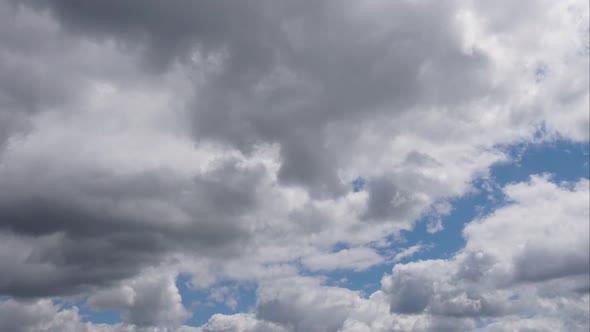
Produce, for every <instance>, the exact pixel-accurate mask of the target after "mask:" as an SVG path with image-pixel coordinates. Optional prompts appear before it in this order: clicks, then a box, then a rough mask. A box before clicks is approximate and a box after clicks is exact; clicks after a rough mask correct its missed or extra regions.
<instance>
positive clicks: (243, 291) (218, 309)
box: [176, 275, 256, 326]
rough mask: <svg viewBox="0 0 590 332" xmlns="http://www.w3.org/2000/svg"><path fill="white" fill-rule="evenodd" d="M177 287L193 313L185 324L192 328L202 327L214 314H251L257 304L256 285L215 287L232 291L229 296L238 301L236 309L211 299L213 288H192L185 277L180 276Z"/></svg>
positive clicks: (183, 302)
mask: <svg viewBox="0 0 590 332" xmlns="http://www.w3.org/2000/svg"><path fill="white" fill-rule="evenodd" d="M176 287H178V290H179V292H180V294H181V295H182V304H183V305H184V306H185V308H187V309H188V310H189V311H191V312H192V317H191V318H190V319H189V320H187V321H186V322H185V323H184V324H186V325H190V326H200V325H202V324H204V323H206V322H207V321H208V320H209V318H210V317H211V316H213V315H214V314H225V315H231V314H235V313H237V312H249V311H251V310H252V308H253V307H254V305H255V304H256V285H255V284H254V283H246V284H244V283H237V282H221V283H219V284H216V285H215V286H214V287H213V288H220V287H227V288H228V289H230V290H231V294H229V295H230V296H233V297H234V298H235V300H236V301H237V303H236V306H235V308H231V307H230V306H228V305H227V304H226V303H224V301H216V300H214V299H211V298H210V295H211V291H212V289H213V288H211V289H209V288H204V289H198V288H194V287H191V286H190V282H189V279H188V277H187V276H185V275H180V276H179V277H178V278H177V280H176Z"/></svg>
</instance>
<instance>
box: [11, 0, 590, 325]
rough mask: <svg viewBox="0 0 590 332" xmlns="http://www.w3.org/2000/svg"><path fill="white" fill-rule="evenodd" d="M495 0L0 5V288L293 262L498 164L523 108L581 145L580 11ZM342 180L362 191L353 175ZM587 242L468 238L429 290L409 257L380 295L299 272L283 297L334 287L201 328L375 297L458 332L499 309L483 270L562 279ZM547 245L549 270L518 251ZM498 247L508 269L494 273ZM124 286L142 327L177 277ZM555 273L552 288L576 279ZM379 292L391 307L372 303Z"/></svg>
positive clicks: (578, 267)
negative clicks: (328, 299)
mask: <svg viewBox="0 0 590 332" xmlns="http://www.w3.org/2000/svg"><path fill="white" fill-rule="evenodd" d="M574 5H578V6H581V7H582V9H586V8H587V7H586V4H583V3H581V2H580V4H574ZM512 6H513V5H511V4H508V3H504V4H503V5H502V6H499V7H502V8H501V9H497V8H494V10H492V8H489V6H487V5H485V4H475V3H471V2H466V1H459V0H458V1H451V2H446V3H444V4H443V3H440V2H430V1H401V2H395V3H393V2H380V1H370V2H366V3H365V2H363V3H359V2H356V1H333V0H326V1H313V2H299V1H267V0H253V1H225V0H221V1H185V0H182V1H180V2H175V3H173V4H172V3H169V2H166V1H156V0H153V1H152V0H150V1H135V0H133V1H125V2H119V1H100V2H97V1H73V0H51V1H42V2H39V1H28V0H25V1H6V2H3V3H2V4H0V77H1V79H0V187H1V188H2V191H0V239H2V243H0V248H1V249H2V250H0V269H1V270H2V271H3V272H4V273H2V275H1V276H0V294H6V295H9V296H17V297H23V298H24V297H27V298H36V297H45V296H58V297H59V296H65V295H84V296H92V295H96V294H99V293H100V292H101V291H105V290H109V291H112V292H115V293H117V292H118V291H120V290H119V289H118V288H117V287H123V288H124V286H121V285H125V284H126V283H130V282H131V283H132V282H133V280H136V281H137V280H140V279H141V278H142V277H143V278H145V276H146V273H147V272H146V271H149V270H150V269H152V268H158V269H162V270H166V271H168V272H169V273H171V275H173V274H174V273H176V272H180V271H190V272H191V273H192V277H193V279H197V276H198V277H199V278H202V279H204V281H203V280H193V282H194V283H195V284H208V283H214V282H215V281H217V280H223V279H232V278H234V279H239V280H244V279H263V280H265V281H268V280H266V279H272V278H273V277H272V276H274V277H277V276H278V275H280V276H281V277H285V275H288V274H293V273H296V272H297V271H296V269H295V268H294V267H293V266H291V265H290V264H292V263H293V262H296V261H298V260H301V259H303V258H306V259H307V260H308V261H311V262H314V260H313V258H314V256H315V257H316V262H317V258H318V257H319V258H321V257H322V255H326V253H329V252H331V250H332V249H334V247H336V246H337V245H340V244H344V245H350V247H351V248H362V247H366V246H367V245H368V244H375V243H382V242H383V241H385V239H387V238H388V237H390V236H391V235H394V233H396V232H397V231H399V230H401V229H410V228H411V227H412V226H413V225H414V223H415V221H416V219H417V218H418V217H420V216H421V215H425V214H427V213H429V211H431V209H432V206H431V205H432V204H433V203H439V202H443V203H444V202H446V201H447V200H448V199H449V198H452V197H458V196H461V195H463V194H465V193H466V192H467V191H468V190H469V189H470V181H471V180H473V179H474V178H476V177H478V176H481V175H482V174H485V173H486V171H487V170H488V168H489V167H490V166H491V165H492V164H494V163H495V162H497V161H499V160H502V159H503V158H505V156H504V155H503V154H502V153H501V152H500V151H498V150H497V149H496V148H495V147H496V146H497V145H499V144H510V143H513V142H522V141H523V140H524V141H527V140H532V139H534V133H535V131H536V130H537V129H538V128H539V126H540V125H541V124H542V125H543V126H544V128H546V129H547V133H548V134H547V135H548V136H551V135H561V136H564V137H567V138H570V139H573V140H578V141H584V140H587V137H588V132H587V128H585V127H584V128H582V127H583V126H581V125H580V124H584V123H586V124H587V123H588V115H587V99H588V98H587V96H588V93H587V83H588V78H587V77H586V76H587V75H580V73H584V72H587V69H588V59H587V44H588V42H587V39H588V36H587V18H584V17H583V15H581V14H579V13H582V12H587V11H585V10H571V9H570V8H569V7H567V6H566V5H561V4H551V3H549V2H548V3H541V4H539V3H537V2H534V1H531V2H526V3H525V4H522V5H518V6H519V7H518V8H520V11H521V12H524V11H526V12H527V13H529V15H518V16H514V15H512V12H511V11H510V10H508V9H510V8H512ZM520 6H522V7H520ZM566 7H567V8H566ZM539 8H550V9H551V10H549V9H548V10H540V9H539ZM551 13H558V14H556V15H553V14H551ZM580 27H581V28H580ZM580 29H581V30H580ZM580 31H581V32H580ZM539 35H543V36H547V37H546V38H543V39H542V40H541V39H539V38H537V37H538V36H539ZM562 36H571V37H572V38H563V37H562ZM584 47H585V48H584ZM584 50H585V51H584ZM583 52H586V53H583ZM538 64H543V65H544V67H543V68H546V71H547V73H548V74H547V75H546V77H544V78H543V79H542V81H539V80H538V78H536V77H535V74H534V73H535V68H536V66H537V65H538ZM556 114H557V115H556ZM359 176H361V177H362V178H364V179H366V181H367V185H366V188H364V190H361V191H360V192H357V193H353V192H352V190H351V185H350V182H351V181H352V180H353V179H355V178H357V177H359ZM369 221H378V222H369ZM466 231H470V229H467V230H466ZM475 231H477V228H475ZM515 233H518V232H517V231H515ZM476 237H477V236H476ZM480 238H484V237H480ZM557 238H558V239H560V238H561V237H557ZM476 242H477V241H473V242H472V243H476ZM484 242H485V241H484ZM585 243H586V242H584V241H583V239H582V240H580V241H579V242H576V243H575V246H574V247H572V248H573V249H572V250H571V251H567V250H559V251H558V252H557V253H554V252H553V251H551V250H552V249H553V247H558V248H562V247H563V243H561V242H559V241H557V240H556V241H555V242H551V243H550V244H551V246H549V245H548V246H547V247H542V248H538V247H535V246H527V247H526V248H528V249H527V250H523V251H519V252H516V251H515V252H513V253H511V254H510V255H507V254H505V253H502V254H498V255H496V254H494V255H492V254H490V255H484V256H483V257H479V256H478V255H477V253H478V252H479V251H482V250H479V251H478V250H475V249H473V248H467V249H466V252H467V253H470V254H465V256H461V257H462V258H461V259H459V258H457V262H454V263H452V264H450V265H453V264H456V265H457V266H452V267H448V266H447V267H445V268H441V269H443V270H445V271H446V272H445V273H447V272H448V275H445V277H446V278H458V280H460V281H457V283H453V282H449V287H451V288H452V289H451V290H444V291H441V290H440V289H438V288H437V287H435V286H433V287H423V288H419V287H417V285H415V282H416V280H421V279H420V278H418V276H417V275H416V274H413V273H410V272H408V274H407V276H408V278H410V277H411V278H416V279H415V280H414V279H408V281H407V282H406V281H404V280H402V279H403V278H402V276H403V275H404V273H405V272H399V277H400V278H402V279H399V280H397V282H398V283H399V285H401V287H400V288H399V289H396V290H395V292H397V293H399V296H398V297H396V300H395V301H389V300H383V299H382V298H381V299H379V300H375V299H373V300H371V301H368V302H364V301H360V300H359V299H357V297H355V296H356V295H355V296H353V295H354V294H351V293H349V292H346V291H340V290H335V289H332V288H327V290H326V288H322V287H320V286H318V285H316V284H314V283H304V284H303V286H302V287H301V288H300V291H301V292H304V291H305V290H306V289H307V288H313V289H319V292H320V293H322V292H324V293H326V292H327V293H329V294H331V296H334V298H340V297H345V298H346V299H348V300H347V301H350V302H347V303H348V304H344V305H343V306H335V307H332V306H331V304H329V303H324V302H323V298H322V297H321V296H319V295H318V296H317V298H313V300H314V301H315V302H314V301H312V302H313V303H307V302H305V301H306V300H305V299H300V300H301V303H296V301H295V302H293V301H291V302H289V300H285V299H283V298H276V297H272V296H267V297H266V298H262V299H259V302H258V304H259V306H258V308H259V309H258V311H257V313H256V314H257V315H258V316H256V315H253V314H243V315H241V316H236V317H233V318H232V317H230V316H228V317H224V316H217V318H216V319H214V320H212V321H211V322H210V323H211V324H210V325H209V326H206V327H203V329H205V330H207V329H209V330H212V331H215V330H220V329H221V328H222V327H223V324H224V322H226V321H230V323H228V324H229V325H228V326H229V327H228V329H230V330H231V328H233V326H237V327H235V330H238V331H248V330H263V329H268V330H270V331H273V329H275V330H277V329H278V330H281V329H288V328H294V327H295V326H298V328H300V329H304V328H305V329H312V328H313V327H314V324H319V325H321V326H324V327H325V329H331V330H337V329H348V328H350V329H353V327H355V326H368V327H367V328H372V329H374V330H376V331H377V330H379V328H380V327H379V326H377V325H375V324H373V323H369V322H370V321H371V319H368V318H366V317H368V316H365V315H360V314H359V315H358V317H357V316H355V317H349V316H350V315H349V314H350V313H355V312H357V311H355V310H357V309H358V308H357V307H358V306H361V307H362V306H363V305H371V306H373V305H374V306H377V307H379V308H380V309H379V310H378V311H379V312H381V311H380V310H382V308H381V307H382V306H383V305H384V306H385V307H387V310H385V312H386V313H384V315H383V316H379V317H381V318H379V319H378V318H377V317H372V318H374V319H375V321H378V322H380V323H378V324H384V325H383V326H387V324H389V325H392V324H394V323H395V324H398V326H401V327H400V328H399V330H416V331H419V330H428V329H436V328H438V329H439V330H444V329H449V330H453V327H455V328H456V329H457V326H459V327H465V329H468V328H469V327H470V326H472V325H473V324H472V323H473V322H472V320H470V319H471V318H470V317H474V316H478V315H480V316H482V315H490V316H494V315H499V314H501V313H503V312H504V311H502V310H501V308H500V307H502V305H503V304H504V302H503V301H500V300H497V299H495V298H488V297H486V296H484V295H482V294H481V292H478V288H477V287H476V286H477V283H478V282H480V281H481V280H484V279H485V280H487V279H486V278H487V277H486V276H488V275H489V274H494V275H495V276H497V275H500V276H501V278H498V279H496V278H493V280H494V282H496V283H497V285H496V284H494V287H496V286H498V287H500V286H502V287H504V286H506V285H509V284H511V283H516V282H522V283H525V284H528V283H529V282H532V281H534V282H538V283H545V282H555V280H561V279H564V278H565V279H567V280H570V279H572V278H573V277H572V276H576V277H577V278H580V276H582V277H583V276H584V275H585V274H584V271H583V270H584V269H587V264H584V262H583V261H584V259H585V260H586V261H587V258H588V257H587V255H583V254H579V253H580V252H585V251H584V250H585V249H584V250H582V251H580V248H582V245H584V244H585ZM472 249H473V250H472ZM479 249H481V248H479ZM546 252H551V253H552V254H551V255H543V256H546V257H548V260H549V261H551V262H554V263H556V264H553V265H552V266H553V267H548V266H545V265H542V264H541V265H539V260H540V256H539V253H546ZM576 253H577V254H576ZM365 256H366V255H365ZM365 256H363V257H365ZM377 256H378V254H376V253H375V255H371V256H370V257H372V260H373V261H374V262H378V261H380V257H377ZM508 256H509V257H510V259H507V258H506V257H508ZM179 257H180V258H179ZM366 257H369V256H366ZM506 261H510V262H511V264H513V267H514V269H513V270H511V273H505V274H502V273H499V272H498V271H497V270H496V269H495V268H496V267H497V264H499V263H498V262H506ZM281 264H284V265H281ZM320 265H322V266H318V268H319V269H320V270H322V271H323V270H324V269H327V270H330V269H337V268H341V267H342V266H346V267H348V268H358V264H327V265H326V264H321V260H320ZM236 266H237V267H239V268H236ZM276 266H279V268H276V270H273V268H275V267H276ZM284 266H287V267H284ZM511 266H512V265H511ZM238 270H239V271H238ZM236 271H238V272H236ZM260 271H262V272H260ZM294 271H295V272H294ZM273 273H274V274H273ZM394 274H395V273H394ZM496 274H497V275H496ZM240 278H241V279H240ZM394 279H395V276H394ZM574 279H575V278H574ZM445 280H447V279H445ZM572 280H573V279H572ZM166 281H169V280H168V279H166ZM570 281H571V280H570ZM424 282H425V283H426V284H428V283H429V282H432V285H434V280H430V279H428V280H425V281H424ZM162 283H163V282H162ZM148 284H149V285H148ZM146 285H147V286H146V289H145V290H143V291H142V292H141V293H142V294H144V295H145V296H146V298H144V299H143V300H141V299H138V301H139V302H137V303H132V304H129V303H128V304H127V305H121V304H120V303H119V308H120V309H121V310H123V311H125V310H126V311H125V312H126V313H127V316H126V317H127V318H128V322H130V323H136V324H141V325H158V321H159V320H166V319H167V318H166V317H168V316H166V315H167V314H166V310H165V309H166V308H165V307H166V306H169V304H170V303H171V302H170V301H167V300H166V299H168V300H170V298H172V297H174V296H172V297H167V294H168V295H170V294H173V293H174V294H176V293H175V292H174V290H172V291H171V292H167V291H164V292H163V293H162V292H160V290H161V289H162V287H160V286H159V285H160V283H159V282H154V283H149V282H148V283H147V284H146ZM567 285H568V286H567V287H565V286H564V287H565V288H564V289H563V291H564V292H566V293H568V294H570V293H572V292H575V290H577V291H578V293H580V292H581V293H582V294H585V293H584V292H585V289H587V283H584V282H583V280H582V281H580V280H578V279H575V280H574V281H571V282H570V283H567ZM489 287H492V286H489ZM140 288H141V287H140ZM457 288H458V289H457ZM463 288H465V289H463ZM167 290H168V291H169V290H171V289H167ZM558 294H560V293H559V292H558ZM160 295H162V296H160ZM438 295H440V296H438ZM285 296H286V297H287V298H288V297H292V296H294V295H293V294H286V295H285ZM379 296H381V295H376V297H379ZM115 297H116V296H115ZM94 299H95V300H96V297H95V298H94ZM154 299H156V300H154ZM159 300H162V302H158V301H159ZM96 301H98V300H96ZM174 301H176V300H174ZM174 301H172V302H174ZM396 301H397V302H396ZM98 302H100V301H98ZM98 302H97V303H98ZM345 302H346V301H345ZM516 302H517V304H518V305H520V304H521V302H519V301H516ZM10 303H13V302H10ZM146 303H147V304H146ZM175 303H176V302H175ZM350 303H353V304H352V305H351V304H350ZM359 303H360V304H359ZM384 303H385V304H384ZM95 304H96V303H95ZM392 304H393V305H392ZM12 305H13V304H9V305H6V306H12ZM44 305H45V306H47V305H46V304H44ZM96 305H97V308H98V307H101V306H100V305H98V304H96ZM102 305H103V307H105V308H106V307H108V305H107V304H105V303H102ZM111 305H113V303H111ZM152 305H153V306H152ZM306 305H307V306H316V307H318V306H319V307H321V308H323V309H322V310H318V312H320V313H321V314H322V315H321V316H322V317H320V316H318V315H314V314H315V313H314V312H308V311H309V308H306V307H305V306H306ZM390 305H392V308H393V309H394V311H397V312H400V313H401V315H400V316H403V317H402V318H399V317H397V318H395V319H394V318H391V317H390V314H389V313H388V312H389V306H390ZM354 308H356V309H354ZM499 308H500V309H499ZM502 308H503V307H502ZM324 309H325V310H324ZM51 310H54V311H55V310H57V309H56V308H53V309H51ZM180 311H182V310H180ZM180 311H179V312H180ZM289 312H293V313H295V314H296V315H298V316H297V318H296V319H293V318H292V317H291V316H289V315H290V314H289ZM333 312H336V313H337V314H333ZM69 313H70V314H71V315H73V316H75V315H74V314H73V313H72V312H69ZM161 313H162V315H163V316H161V315H160V314H161ZM329 315H333V317H335V319H334V320H331V321H327V320H325V319H323V318H324V317H323V316H329ZM73 316H72V317H73ZM173 316H174V315H173ZM181 316H182V317H184V316H183V315H179V316H176V317H181ZM353 316H354V315H353ZM361 316H362V317H361ZM369 316H370V315H369ZM406 316H407V317H406ZM416 317H419V318H420V319H421V320H420V321H419V322H414V321H412V320H413V319H417V318H416ZM74 318H75V317H74ZM76 319H77V318H76ZM74 320H75V319H74ZM388 320H389V321H388ZM391 320H395V322H394V321H391ZM269 321H273V322H269ZM215 322H217V323H215ZM78 323H79V322H78ZM78 323H76V324H78ZM240 324H242V325H240ZM285 324H286V325H285ZM289 324H290V325H289ZM322 324H324V325H322ZM359 324H360V325H359ZM506 324H510V323H506ZM531 324H532V323H531ZM82 325H84V324H82ZM72 326H81V325H72ZM85 326H86V325H85ZM285 326H287V327H285ZM289 326H290V327H289ZM531 326H532V325H531ZM144 327H145V328H148V329H149V328H150V327H148V326H144ZM85 328H87V329H88V330H89V331H91V330H92V329H99V327H96V326H90V325H88V326H87V327H85ZM103 328H104V329H105V330H106V329H107V327H104V326H103V327H100V329H103ZM116 328H117V329H121V330H125V329H127V330H129V329H131V327H128V326H123V325H120V326H117V327H116ZM128 328H129V329H128ZM164 328H168V327H162V329H164ZM178 328H180V327H178ZM73 329H75V327H73ZM458 329H461V328H458ZM33 330H34V329H33Z"/></svg>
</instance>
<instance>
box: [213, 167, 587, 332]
mask: <svg viewBox="0 0 590 332" xmlns="http://www.w3.org/2000/svg"><path fill="white" fill-rule="evenodd" d="M589 185H590V184H589V182H588V180H586V179H584V180H581V181H579V182H577V183H572V184H563V185H561V186H560V185H557V184H555V183H552V182H550V181H549V180H548V179H547V177H543V176H535V177H532V178H531V180H530V181H529V182H527V183H518V184H512V185H509V186H507V187H505V188H504V193H505V194H506V195H507V196H508V197H509V198H510V199H511V201H512V202H511V203H510V204H509V205H507V206H505V207H502V208H500V209H498V210H496V211H495V212H494V213H492V214H491V215H488V216H486V217H484V218H483V219H481V220H474V221H472V222H471V223H469V224H467V225H466V227H465V230H464V235H465V237H466V240H467V244H466V246H465V247H464V248H463V249H462V250H461V251H459V252H458V253H456V254H455V255H454V256H453V257H451V258H449V259H446V260H445V259H439V260H423V261H415V262H410V263H405V264H396V265H395V266H394V268H393V271H392V273H391V275H387V276H385V277H384V278H383V280H382V289H381V290H380V291H377V292H375V293H373V294H372V295H370V296H369V297H368V298H364V297H362V296H361V294H360V293H358V292H355V291H351V290H349V289H346V288H340V287H333V286H325V285H322V283H321V282H320V281H319V280H317V279H312V278H308V277H307V278H306V277H295V278H285V279H281V280H274V281H272V282H269V283H266V284H265V283H263V284H262V285H261V287H260V288H259V290H258V297H257V301H258V302H257V306H256V312H255V314H252V315H243V314H242V315H234V316H221V315H219V316H215V317H213V318H212V319H211V320H210V322H209V323H208V324H207V325H205V327H204V331H254V330H250V329H249V328H248V327H244V326H246V325H247V324H249V325H248V326H256V325H255V324H262V323H264V322H270V323H274V324H279V326H280V328H276V329H275V330H276V331H283V330H285V331H342V332H344V331H348V332H352V331H585V330H587V329H588V327H589V326H590V321H589V317H588V306H589V305H590V297H589V294H588V289H589V287H590V267H589V261H590V259H589V257H588V250H587V248H588V246H589V245H590V240H589V238H588V237H589V234H590V228H589V224H588V219H589V218H590V216H589V211H588V202H589V199H590V196H589V191H588V186H589ZM533 248H534V251H533V250H532V249H533ZM540 254H544V255H543V256H540ZM558 258H559V260H557V259H558ZM523 271H526V272H523ZM556 271H559V272H556ZM254 317H256V318H257V319H258V320H257V321H256V323H254ZM221 322H223V323H221ZM246 322H247V323H246ZM219 326H222V327H223V328H221V327H219ZM230 327H231V328H230ZM275 330H271V331H275Z"/></svg>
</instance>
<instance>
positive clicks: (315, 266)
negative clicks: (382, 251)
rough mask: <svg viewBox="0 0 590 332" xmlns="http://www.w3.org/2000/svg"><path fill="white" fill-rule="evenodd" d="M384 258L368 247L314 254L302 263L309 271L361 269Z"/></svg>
mask: <svg viewBox="0 0 590 332" xmlns="http://www.w3.org/2000/svg"><path fill="white" fill-rule="evenodd" d="M384 261H385V260H384V258H383V257H381V256H380V255H379V254H378V253H376V252H375V251H374V250H372V249H370V248H351V249H342V250H340V251H338V252H334V253H324V254H315V255H313V256H309V257H306V258H304V259H303V261H302V263H303V265H304V266H305V267H306V268H308V269H310V270H311V271H320V270H324V271H326V270H328V271H329V270H336V269H343V268H344V269H353V270H355V271H362V270H365V269H367V268H369V267H371V266H374V265H377V264H380V263H383V262H384Z"/></svg>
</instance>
